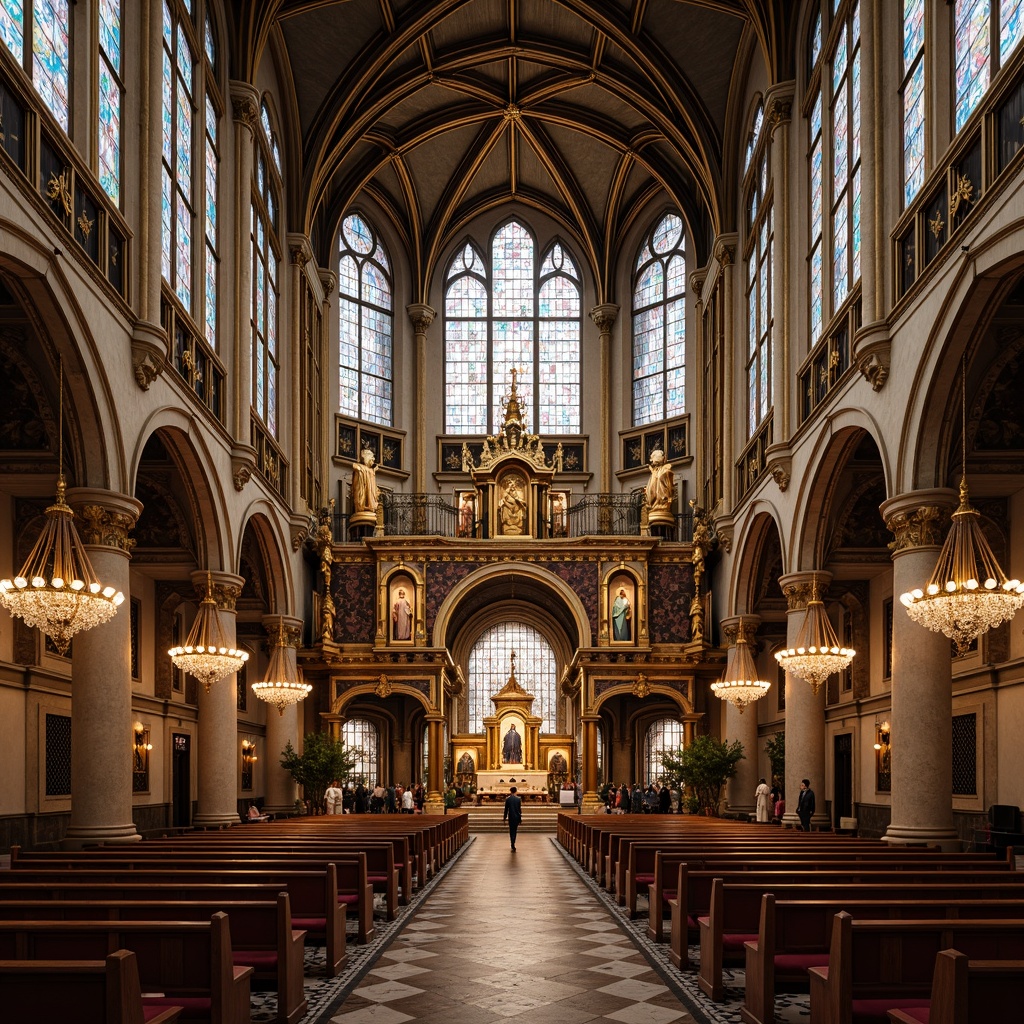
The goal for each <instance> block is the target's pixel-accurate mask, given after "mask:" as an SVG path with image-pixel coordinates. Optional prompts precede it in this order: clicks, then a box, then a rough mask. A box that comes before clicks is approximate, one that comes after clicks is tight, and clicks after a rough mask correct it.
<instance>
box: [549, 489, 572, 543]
mask: <svg viewBox="0 0 1024 1024" xmlns="http://www.w3.org/2000/svg"><path fill="white" fill-rule="evenodd" d="M569 498H570V493H569V491H549V492H548V506H549V508H548V516H549V521H550V523H551V536H552V537H568V536H569Z"/></svg>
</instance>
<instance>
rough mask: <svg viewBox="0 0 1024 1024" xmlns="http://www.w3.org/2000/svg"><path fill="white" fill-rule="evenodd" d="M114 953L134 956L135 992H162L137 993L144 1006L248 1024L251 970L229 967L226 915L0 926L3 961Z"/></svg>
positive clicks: (215, 1022) (219, 1023)
mask: <svg viewBox="0 0 1024 1024" xmlns="http://www.w3.org/2000/svg"><path fill="white" fill-rule="evenodd" d="M118 949H130V950H131V951H132V952H133V953H134V954H135V959H136V962H137V964H138V970H139V984H140V985H141V987H142V991H143V992H153V993H156V992H159V993H162V994H161V995H151V996H150V995H144V996H143V997H142V1002H143V1005H144V1006H149V1007H159V1008H160V1009H164V1008H166V1007H169V1006H180V1007H183V1014H184V1015H185V1016H186V1017H188V1018H189V1019H195V1020H205V1021H209V1022H210V1024H246V1022H248V1021H250V1020H251V1017H250V1010H249V982H250V979H251V977H252V973H253V970H252V968H251V967H236V966H235V965H234V963H233V962H232V957H231V936H230V933H229V931H228V919H227V914H223V913H216V914H213V915H212V916H211V918H210V920H209V921H208V922H201V921H0V959H3V960H74V959H78V958H81V959H84V960H96V959H98V958H99V957H100V956H107V955H108V954H109V953H111V952H115V951H117V950H118ZM65 1009H66V1008H65ZM58 1019H59V1018H58Z"/></svg>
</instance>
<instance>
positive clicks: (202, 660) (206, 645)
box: [167, 573, 249, 693]
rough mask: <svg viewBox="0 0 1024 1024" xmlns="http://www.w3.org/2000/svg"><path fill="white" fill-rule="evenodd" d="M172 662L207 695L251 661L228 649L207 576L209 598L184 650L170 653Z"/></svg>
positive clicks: (205, 598)
mask: <svg viewBox="0 0 1024 1024" xmlns="http://www.w3.org/2000/svg"><path fill="white" fill-rule="evenodd" d="M167 653H168V654H169V655H170V656H171V661H173V662H174V664H175V666H176V667H177V668H180V669H181V670H182V671H183V672H188V673H190V674H191V675H194V676H195V677H196V679H198V680H199V682H201V683H202V684H203V689H205V690H206V692H207V693H209V692H210V687H211V686H212V685H213V684H214V683H215V682H217V680H218V679H223V678H224V676H226V675H229V674H230V673H232V672H237V671H238V670H239V669H240V668H241V667H242V666H243V665H244V664H245V663H246V661H248V659H249V655H248V653H247V652H246V651H238V650H235V648H233V647H229V646H228V643H227V638H226V637H225V636H224V629H223V627H222V626H221V624H220V613H219V612H218V611H217V602H216V601H214V599H213V579H212V577H211V575H210V573H207V574H206V597H204V598H203V600H202V603H201V604H200V605H199V611H198V612H196V619H195V622H193V623H192V629H191V630H189V634H188V639H187V640H186V641H185V643H184V646H182V647H172V648H171V649H170V650H169V651H168V652H167Z"/></svg>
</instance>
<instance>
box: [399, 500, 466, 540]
mask: <svg viewBox="0 0 1024 1024" xmlns="http://www.w3.org/2000/svg"><path fill="white" fill-rule="evenodd" d="M381 501H382V502H383V505H384V533H385V534H386V535H387V536H389V537H423V536H427V537H454V536H455V528H456V526H457V525H458V521H459V510H458V509H457V508H456V507H455V506H454V505H453V504H452V503H451V502H449V501H445V499H444V498H442V497H441V495H439V494H388V493H383V494H382V495H381Z"/></svg>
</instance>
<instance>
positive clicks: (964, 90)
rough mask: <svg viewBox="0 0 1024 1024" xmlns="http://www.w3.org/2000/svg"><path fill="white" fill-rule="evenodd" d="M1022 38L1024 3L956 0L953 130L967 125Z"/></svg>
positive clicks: (954, 19) (1023, 33)
mask: <svg viewBox="0 0 1024 1024" xmlns="http://www.w3.org/2000/svg"><path fill="white" fill-rule="evenodd" d="M1022 38H1024V0H1000V2H999V3H993V2H992V0H956V2H955V3H954V13H953V63H954V69H953V74H954V79H955V82H956V96H955V108H956V130H957V131H960V129H961V128H962V127H963V126H964V124H966V122H967V119H968V118H969V117H970V116H971V114H972V113H973V111H974V109H975V107H977V105H978V103H979V102H980V101H981V98H982V97H983V96H984V95H985V93H986V92H987V91H988V87H989V84H990V83H991V81H992V78H993V76H994V75H995V73H996V71H998V69H999V68H1000V67H1002V65H1003V64H1005V63H1006V61H1007V59H1008V58H1009V56H1010V54H1011V53H1012V52H1013V50H1014V49H1015V48H1016V46H1017V44H1018V43H1020V41H1021V39H1022Z"/></svg>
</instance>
